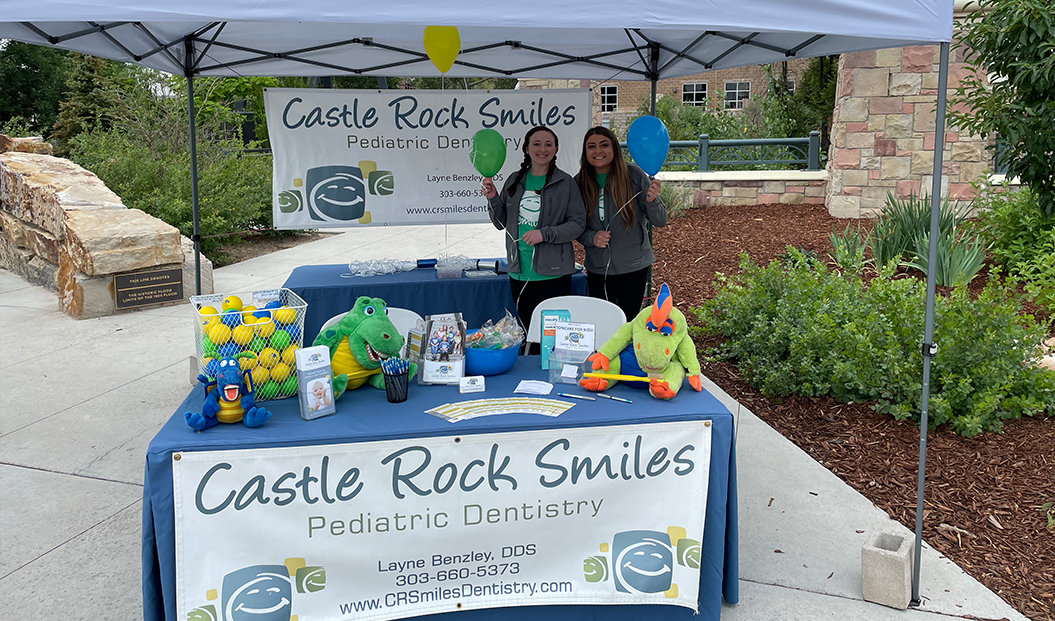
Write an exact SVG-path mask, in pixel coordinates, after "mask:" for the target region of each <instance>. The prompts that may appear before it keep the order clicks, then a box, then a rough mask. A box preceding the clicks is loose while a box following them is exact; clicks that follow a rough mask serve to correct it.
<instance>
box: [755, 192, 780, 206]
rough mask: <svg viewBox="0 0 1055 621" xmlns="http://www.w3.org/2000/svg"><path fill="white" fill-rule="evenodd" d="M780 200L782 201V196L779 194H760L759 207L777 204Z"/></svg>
mask: <svg viewBox="0 0 1055 621" xmlns="http://www.w3.org/2000/svg"><path fill="white" fill-rule="evenodd" d="M779 200H780V194H778V193H773V194H768V193H766V194H759V195H758V204H759V205H766V204H769V203H776V202H778V201H779Z"/></svg>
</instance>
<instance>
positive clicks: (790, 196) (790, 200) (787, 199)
mask: <svg viewBox="0 0 1055 621" xmlns="http://www.w3.org/2000/svg"><path fill="white" fill-rule="evenodd" d="M805 199H806V195H805V194H799V193H797V192H789V193H786V194H781V195H780V202H781V203H782V204H784V205H801V204H802V203H804V202H806V201H805Z"/></svg>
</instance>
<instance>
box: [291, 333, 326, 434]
mask: <svg viewBox="0 0 1055 621" xmlns="http://www.w3.org/2000/svg"><path fill="white" fill-rule="evenodd" d="M293 358H294V360H296V363H297V395H298V397H299V399H300V417H301V418H303V419H304V420H314V419H316V418H322V417H323V416H329V415H330V414H336V413H337V406H336V405H334V403H333V401H334V399H333V385H332V383H331V382H330V378H331V377H332V373H331V372H330V349H329V348H328V347H326V346H325V345H316V346H315V347H302V348H300V349H298V350H296V351H295V352H293Z"/></svg>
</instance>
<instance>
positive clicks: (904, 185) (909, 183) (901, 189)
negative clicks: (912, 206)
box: [894, 179, 920, 198]
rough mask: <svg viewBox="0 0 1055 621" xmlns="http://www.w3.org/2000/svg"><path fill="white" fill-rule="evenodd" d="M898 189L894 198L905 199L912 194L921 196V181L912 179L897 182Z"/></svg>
mask: <svg viewBox="0 0 1055 621" xmlns="http://www.w3.org/2000/svg"><path fill="white" fill-rule="evenodd" d="M896 187H897V189H896V190H895V191H894V196H897V197H900V198H904V197H907V196H909V195H911V194H915V195H916V196H919V194H920V191H919V181H913V180H911V179H905V180H903V181H898V182H897V186H896Z"/></svg>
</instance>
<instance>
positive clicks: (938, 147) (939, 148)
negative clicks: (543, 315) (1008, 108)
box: [909, 43, 949, 607]
mask: <svg viewBox="0 0 1055 621" xmlns="http://www.w3.org/2000/svg"><path fill="white" fill-rule="evenodd" d="M948 85H949V44H948V43H942V44H941V60H940V61H939V65H938V109H937V113H936V115H935V119H934V173H933V174H934V179H933V180H932V182H931V191H930V247H929V248H928V249H927V251H928V255H929V262H928V263H927V265H928V266H930V269H928V270H927V311H926V318H925V320H924V324H923V350H922V353H923V399H922V401H921V403H920V421H919V480H918V482H917V487H916V541H915V550H913V556H912V600H911V602H910V603H909V605H910V606H914V607H915V606H919V605H920V604H921V603H922V602H921V601H920V597H919V569H920V568H919V564H920V557H921V555H922V552H923V482H924V473H925V471H926V464H927V409H928V405H929V401H930V360H931V357H932V356H934V354H935V353H937V347H935V346H934V344H933V340H934V290H935V284H936V283H935V281H934V272H935V271H936V270H935V269H934V266H935V265H937V263H938V216H939V214H940V212H941V174H942V161H941V157H942V152H943V149H944V148H945V91H946V89H947V88H948Z"/></svg>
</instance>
